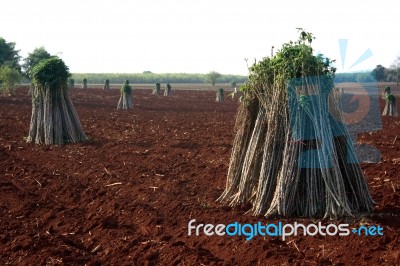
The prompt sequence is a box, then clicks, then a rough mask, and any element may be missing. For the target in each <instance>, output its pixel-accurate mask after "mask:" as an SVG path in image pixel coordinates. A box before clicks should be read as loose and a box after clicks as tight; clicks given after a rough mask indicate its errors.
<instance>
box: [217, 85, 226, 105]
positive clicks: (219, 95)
mask: <svg viewBox="0 0 400 266" xmlns="http://www.w3.org/2000/svg"><path fill="white" fill-rule="evenodd" d="M215 101H216V102H219V103H220V102H223V101H224V89H223V88H218V89H217V98H216V99H215Z"/></svg>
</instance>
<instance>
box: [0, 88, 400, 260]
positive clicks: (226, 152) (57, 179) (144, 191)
mask: <svg viewBox="0 0 400 266" xmlns="http://www.w3.org/2000/svg"><path fill="white" fill-rule="evenodd" d="M392 90H393V91H395V92H399V87H392ZM27 91H28V89H27V88H26V87H21V88H19V89H18V90H17V95H16V96H13V97H0V264H1V265H85V264H86V265H396V264H397V265H399V264H400V175H399V172H400V118H399V117H397V118H393V117H384V118H383V129H382V131H381V132H374V133H370V134H369V133H364V134H361V135H360V136H359V140H360V141H361V142H363V143H369V144H372V145H374V146H375V147H377V148H378V149H380V151H381V153H382V161H381V162H380V163H378V164H363V165H362V168H363V171H364V173H365V176H366V178H367V180H368V183H369V186H370V190H371V194H372V196H373V198H374V200H375V201H376V206H375V211H374V213H373V214H371V215H368V216H365V217H363V218H356V219H342V220H339V221H327V220H324V221H322V222H323V223H325V224H326V223H335V224H338V223H349V224H350V228H351V227H358V226H360V225H379V226H381V227H382V228H383V232H384V235H383V236H357V235H354V234H350V235H349V236H325V237H323V236H314V237H313V236H303V235H298V236H291V237H289V238H287V239H285V240H284V241H282V239H281V238H279V237H270V236H268V237H262V236H255V237H254V238H253V239H252V240H250V241H246V240H245V237H243V236H235V237H230V236H205V235H204V234H201V235H200V236H193V235H192V236H188V229H187V227H188V222H189V221H190V220H191V219H196V224H199V223H212V224H219V223H223V224H228V223H231V222H235V221H238V222H240V223H257V222H258V221H260V222H262V223H277V222H278V221H282V222H283V223H294V222H299V223H304V224H308V223H310V222H314V223H317V222H318V221H315V220H308V219H300V218H298V219H297V218H293V219H267V218H265V217H262V216H258V217H254V216H252V215H250V214H248V213H246V211H247V210H248V209H249V206H239V207H235V208H231V207H227V206H225V205H224V204H221V203H218V202H216V199H217V198H218V197H219V196H220V195H221V193H222V191H223V189H224V187H225V181H226V173H227V169H228V163H229V158H230V152H231V148H232V145H231V143H232V141H233V137H234V132H233V127H234V120H235V115H236V111H237V107H238V103H237V99H235V100H232V99H230V98H229V97H226V98H228V99H227V100H226V101H225V102H224V103H215V102H214V100H215V93H214V92H211V91H190V90H187V91H185V90H178V91H174V92H173V93H174V94H173V96H172V97H164V96H155V95H151V91H150V90H134V92H133V95H134V98H133V106H134V108H133V109H132V110H123V111H117V110H116V106H117V102H118V98H119V92H118V90H111V91H109V92H105V91H103V90H101V89H100V88H99V89H88V90H82V89H73V90H71V97H72V99H73V102H74V105H75V107H76V109H77V112H78V114H79V117H80V120H81V123H82V125H83V128H84V130H85V132H86V133H87V135H88V136H89V137H90V141H89V142H87V143H81V144H72V145H64V146H45V145H35V144H27V143H26V141H25V139H24V138H25V137H27V135H28V130H29V123H30V116H31V99H30V96H28V95H27ZM398 102H399V101H398ZM398 105H399V103H398ZM381 108H383V102H381Z"/></svg>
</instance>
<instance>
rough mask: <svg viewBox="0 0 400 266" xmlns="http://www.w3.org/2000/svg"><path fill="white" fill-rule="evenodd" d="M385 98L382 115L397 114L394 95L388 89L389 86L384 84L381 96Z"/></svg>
mask: <svg viewBox="0 0 400 266" xmlns="http://www.w3.org/2000/svg"><path fill="white" fill-rule="evenodd" d="M382 98H383V99H384V100H385V102H386V103H385V108H384V109H383V113H382V115H383V116H386V115H388V116H398V115H399V113H398V111H397V103H396V96H394V95H393V94H392V92H391V91H390V87H389V86H386V87H385V88H384V89H383V97H382Z"/></svg>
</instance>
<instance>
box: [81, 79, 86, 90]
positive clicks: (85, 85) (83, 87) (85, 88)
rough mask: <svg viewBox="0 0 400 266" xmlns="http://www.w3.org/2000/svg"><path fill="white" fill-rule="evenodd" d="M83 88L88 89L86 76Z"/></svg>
mask: <svg viewBox="0 0 400 266" xmlns="http://www.w3.org/2000/svg"><path fill="white" fill-rule="evenodd" d="M82 89H87V79H86V78H84V79H83V80H82Z"/></svg>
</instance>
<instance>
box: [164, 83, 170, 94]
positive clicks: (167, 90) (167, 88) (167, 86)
mask: <svg viewBox="0 0 400 266" xmlns="http://www.w3.org/2000/svg"><path fill="white" fill-rule="evenodd" d="M171 95H172V88H171V84H169V83H167V85H166V86H165V90H164V96H171Z"/></svg>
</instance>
